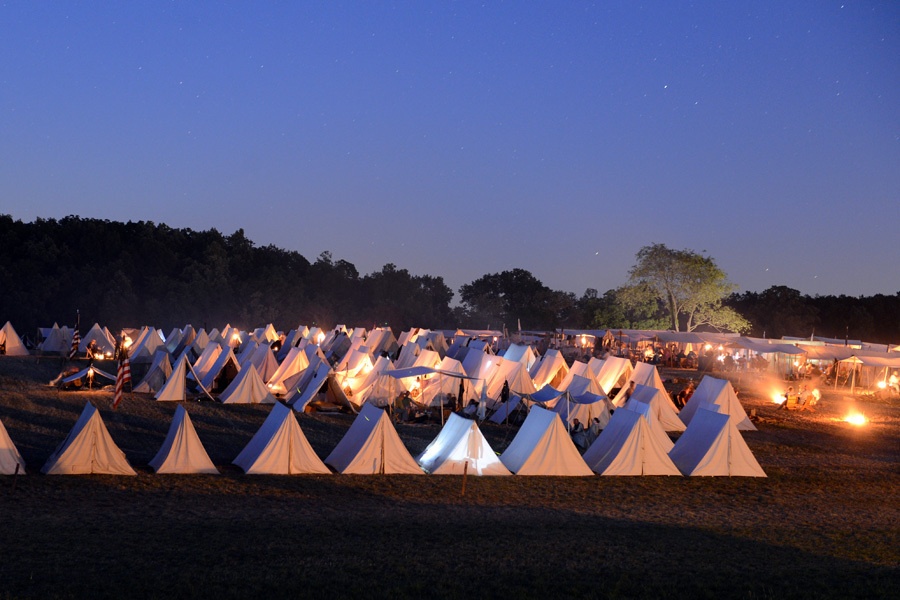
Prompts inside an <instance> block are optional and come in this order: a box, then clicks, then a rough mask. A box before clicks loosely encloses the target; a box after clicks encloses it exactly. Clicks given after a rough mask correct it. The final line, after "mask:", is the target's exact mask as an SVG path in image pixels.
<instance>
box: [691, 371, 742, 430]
mask: <svg viewBox="0 0 900 600" xmlns="http://www.w3.org/2000/svg"><path fill="white" fill-rule="evenodd" d="M703 402H707V403H709V404H716V405H718V406H721V407H722V408H721V410H720V411H719V412H723V413H725V414H727V415H729V416H731V418H732V419H733V420H734V424H735V426H736V427H737V428H738V429H739V430H741V431H756V426H755V425H754V424H753V423H752V422H751V421H750V419H749V418H748V417H747V413H746V412H745V411H744V407H743V406H742V405H741V401H740V400H738V397H737V394H736V393H735V391H734V387H732V385H731V382H730V381H728V380H727V379H716V378H715V377H710V376H709V375H706V376H704V377H703V379H701V380H700V384H699V385H697V389H696V390H694V393H693V394H691V397H690V399H689V400H688V401H687V404H685V406H684V408H683V409H682V410H681V414H679V415H678V417H679V418H680V419H681V420H682V421H683V422H684V424H685V425H690V424H691V419H693V417H694V413H696V412H697V409H698V407H699V406H700V404H701V403H703Z"/></svg>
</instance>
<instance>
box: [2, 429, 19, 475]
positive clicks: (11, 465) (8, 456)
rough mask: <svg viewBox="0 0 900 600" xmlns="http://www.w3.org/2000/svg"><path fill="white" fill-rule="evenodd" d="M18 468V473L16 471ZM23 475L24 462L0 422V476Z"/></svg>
mask: <svg viewBox="0 0 900 600" xmlns="http://www.w3.org/2000/svg"><path fill="white" fill-rule="evenodd" d="M17 467H18V471H17ZM16 472H18V474H19V475H24V474H25V461H24V460H22V455H21V454H19V450H18V449H17V448H16V445H15V444H13V441H12V438H10V437H9V433H7V431H6V427H5V426H4V425H3V421H0V475H15V474H16Z"/></svg>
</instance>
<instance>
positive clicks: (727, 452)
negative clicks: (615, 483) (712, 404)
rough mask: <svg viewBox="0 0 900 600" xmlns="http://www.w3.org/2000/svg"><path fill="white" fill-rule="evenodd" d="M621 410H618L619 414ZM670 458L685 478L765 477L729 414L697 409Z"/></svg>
mask: <svg viewBox="0 0 900 600" xmlns="http://www.w3.org/2000/svg"><path fill="white" fill-rule="evenodd" d="M618 412H619V411H616V413H617V414H618ZM669 458H671V459H672V462H674V463H675V465H676V466H677V467H678V469H679V470H680V471H681V472H682V473H683V474H684V475H691V476H717V475H718V476H731V477H765V476H766V474H765V472H764V471H763V470H762V467H760V466H759V463H758V462H756V458H755V457H754V456H753V452H751V451H750V448H749V447H748V446H747V442H745V441H744V438H742V437H741V432H740V431H738V429H737V427H736V426H735V423H734V420H733V419H732V418H731V417H729V416H728V415H727V414H722V413H718V412H713V411H711V410H706V409H705V408H697V410H696V411H695V412H694V415H693V417H691V422H690V424H689V425H688V428H687V429H686V430H685V432H684V433H683V434H681V437H680V438H678V441H677V442H675V447H674V448H672V450H671V451H669Z"/></svg>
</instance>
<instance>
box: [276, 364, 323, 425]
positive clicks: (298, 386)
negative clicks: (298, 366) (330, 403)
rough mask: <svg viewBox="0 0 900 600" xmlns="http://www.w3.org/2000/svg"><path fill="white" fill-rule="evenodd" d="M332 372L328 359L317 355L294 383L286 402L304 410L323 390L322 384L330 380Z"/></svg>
mask: <svg viewBox="0 0 900 600" xmlns="http://www.w3.org/2000/svg"><path fill="white" fill-rule="evenodd" d="M330 374H331V365H329V364H328V361H326V360H322V359H321V358H320V357H318V356H316V357H315V358H314V359H313V362H311V363H310V364H309V366H308V367H306V369H304V370H303V373H302V375H301V376H300V378H299V379H298V380H297V381H296V383H293V385H292V386H291V388H290V390H289V391H288V394H287V395H286V396H285V397H284V402H285V404H287V405H288V406H290V407H292V408H293V409H294V410H296V411H297V412H303V409H305V408H306V405H307V404H309V403H310V402H311V401H312V399H313V398H315V396H316V394H318V393H319V392H320V391H321V390H322V386H324V385H325V383H326V382H327V381H328V376H329V375H330Z"/></svg>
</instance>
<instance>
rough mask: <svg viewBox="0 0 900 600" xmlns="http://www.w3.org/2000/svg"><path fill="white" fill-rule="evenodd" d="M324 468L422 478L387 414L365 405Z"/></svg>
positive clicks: (418, 468)
mask: <svg viewBox="0 0 900 600" xmlns="http://www.w3.org/2000/svg"><path fill="white" fill-rule="evenodd" d="M325 464H327V465H329V466H330V467H332V468H333V469H334V470H336V471H338V472H340V473H345V474H355V475H376V474H382V475H390V474H405V475H422V474H423V473H422V469H421V468H420V467H419V465H418V464H417V463H416V461H415V460H413V457H412V455H410V453H409V450H407V449H406V446H404V445H403V441H402V440H401V439H400V436H399V435H397V430H396V429H394V425H393V423H391V420H390V418H389V417H388V415H387V413H386V412H385V411H383V410H382V409H380V408H378V407H376V406H373V405H371V404H365V405H363V407H362V410H361V411H359V414H358V415H357V416H356V419H354V420H353V424H352V425H350V429H348V430H347V433H346V434H344V437H343V438H341V441H340V442H338V445H337V446H335V448H334V450H332V452H331V454H329V455H328V458H326V459H325Z"/></svg>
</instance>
